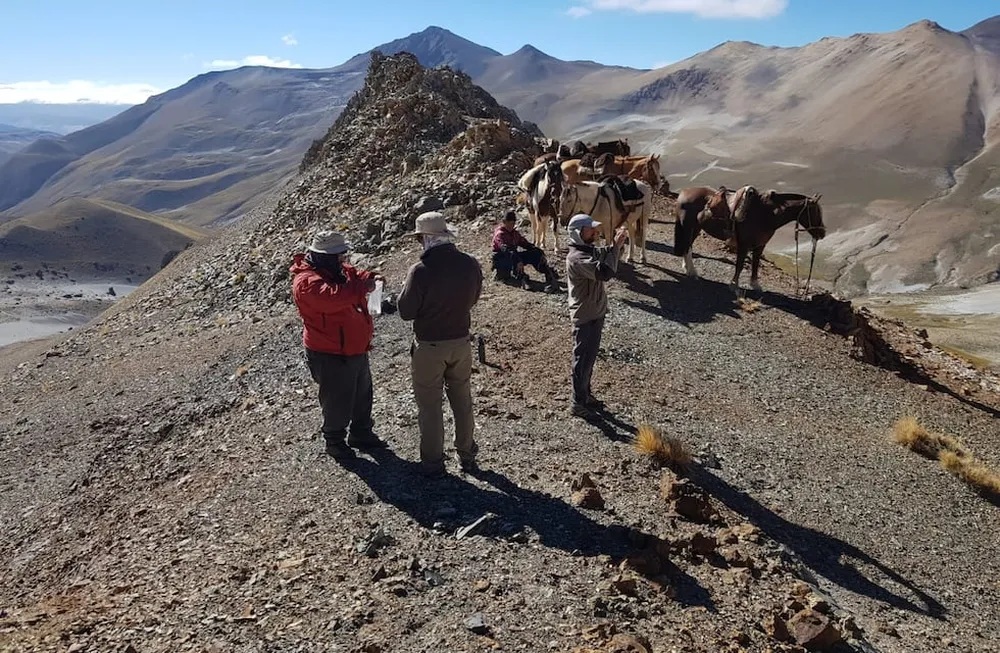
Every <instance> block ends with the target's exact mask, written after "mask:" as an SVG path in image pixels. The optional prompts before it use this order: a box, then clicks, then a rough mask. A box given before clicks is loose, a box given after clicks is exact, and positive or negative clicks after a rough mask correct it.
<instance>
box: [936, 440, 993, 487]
mask: <svg viewBox="0 0 1000 653" xmlns="http://www.w3.org/2000/svg"><path fill="white" fill-rule="evenodd" d="M941 466H942V467H944V468H945V469H947V470H948V471H949V472H951V473H952V474H954V475H955V476H957V477H959V478H960V479H962V480H963V481H965V482H966V483H967V484H968V485H971V486H972V487H974V488H976V489H977V490H979V491H980V492H982V493H984V494H988V495H992V496H994V497H998V498H1000V474H997V473H996V472H995V471H993V470H992V469H990V468H989V467H987V466H986V465H984V464H983V463H981V462H979V461H978V460H976V459H975V458H963V457H961V456H956V455H955V454H953V453H952V452H950V451H945V452H943V453H942V454H941Z"/></svg>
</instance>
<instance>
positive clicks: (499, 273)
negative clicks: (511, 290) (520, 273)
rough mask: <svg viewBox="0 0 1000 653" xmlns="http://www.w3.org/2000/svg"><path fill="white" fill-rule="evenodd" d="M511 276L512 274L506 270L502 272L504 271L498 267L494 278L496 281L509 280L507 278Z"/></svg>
mask: <svg viewBox="0 0 1000 653" xmlns="http://www.w3.org/2000/svg"><path fill="white" fill-rule="evenodd" d="M509 278H510V276H509V275H508V274H507V273H506V272H502V271H500V270H496V269H494V270H493V280H494V281H507V279H509Z"/></svg>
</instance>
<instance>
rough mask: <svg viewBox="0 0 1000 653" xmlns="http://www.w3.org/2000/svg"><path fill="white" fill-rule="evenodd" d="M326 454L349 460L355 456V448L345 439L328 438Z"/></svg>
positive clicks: (337, 458) (336, 458)
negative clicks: (348, 444)
mask: <svg viewBox="0 0 1000 653" xmlns="http://www.w3.org/2000/svg"><path fill="white" fill-rule="evenodd" d="M326 455H328V456H332V457H333V458H334V459H335V460H347V459H349V458H354V450H353V449H351V448H350V447H349V446H347V443H346V442H344V441H343V440H327V441H326Z"/></svg>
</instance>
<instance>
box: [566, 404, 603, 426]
mask: <svg viewBox="0 0 1000 653" xmlns="http://www.w3.org/2000/svg"><path fill="white" fill-rule="evenodd" d="M569 412H570V414H572V415H573V417H581V418H583V419H585V420H587V421H588V422H593V421H597V420H599V419H600V416H599V415H598V414H597V413H595V412H594V411H593V410H591V409H590V408H587V407H586V406H585V405H583V404H573V407H572V408H570V411H569Z"/></svg>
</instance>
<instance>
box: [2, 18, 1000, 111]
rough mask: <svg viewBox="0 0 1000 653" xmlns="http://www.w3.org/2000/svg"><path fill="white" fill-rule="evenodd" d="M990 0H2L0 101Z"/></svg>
mask: <svg viewBox="0 0 1000 653" xmlns="http://www.w3.org/2000/svg"><path fill="white" fill-rule="evenodd" d="M998 14H1000V2H997V0H424V1H419V0H411V1H403V0H381V1H378V2H363V1H358V0H351V1H345V0H282V1H280V2H274V1H268V2H260V1H258V0H242V1H237V0H197V1H192V0H127V1H125V0H3V2H2V3H0V103H7V102H13V101H20V100H29V99H30V100H35V101H56V102H60V101H74V100H75V98H79V97H90V98H92V99H96V100H101V101H123V102H127V103H133V102H141V101H142V100H143V99H145V97H146V96H148V95H149V94H152V93H157V92H162V91H164V90H167V89H169V88H172V87H175V86H178V85H180V84H182V83H184V82H185V81H187V80H188V79H190V78H191V77H194V76H195V75H198V74H200V73H203V72H206V71H208V70H220V69H225V68H232V67H236V66H238V65H242V64H243V63H257V64H265V65H266V64H270V65H279V66H286V67H305V68H324V67H330V66H334V65H337V64H340V63H342V62H343V61H345V60H346V59H348V58H350V57H351V56H353V55H355V54H357V53H359V52H364V51H366V50H369V49H370V48H372V47H374V46H376V45H378V44H380V43H384V42H386V41H391V40H393V39H396V38H400V37H402V36H406V35H407V34H410V33H412V32H416V31H420V30H422V29H423V28H425V27H427V26H428V25H439V26H441V27H444V28H446V29H449V30H451V31H452V32H455V33H456V34H458V35H460V36H463V37H465V38H468V39H470V40H472V41H475V42H477V43H480V44H482V45H486V46H488V47H491V48H493V49H495V50H498V51H500V52H502V53H504V54H507V53H510V52H513V51H514V50H516V49H518V48H519V47H521V46H522V45H524V44H525V43H530V44H532V45H534V46H536V47H538V48H539V49H541V50H543V51H545V52H547V53H549V54H551V55H553V56H556V57H559V58H561V59H591V60H595V61H600V62H601V63H606V64H618V65H626V66H633V67H640V68H651V67H656V66H658V65H662V64H666V63H670V62H674V61H679V60H681V59H684V58H686V57H688V56H690V55H692V54H695V53H697V52H700V51H702V50H706V49H708V48H711V47H713V46H715V45H717V44H719V43H721V42H723V41H726V40H747V41H753V42H756V43H762V44H765V45H780V46H794V45H802V44H805V43H808V42H810V41H814V40H817V39H819V38H822V37H823V36H849V35H851V34H855V33H858V32H886V31H893V30H896V29H899V28H901V27H904V26H905V25H907V24H910V23H912V22H915V21H917V20H920V19H922V18H929V19H931V20H935V21H937V22H938V23H940V24H941V25H943V26H944V27H946V28H948V29H951V30H962V29H965V28H968V27H970V26H972V25H973V24H975V23H977V22H979V21H980V20H983V19H985V18H989V17H991V16H994V15H998Z"/></svg>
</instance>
